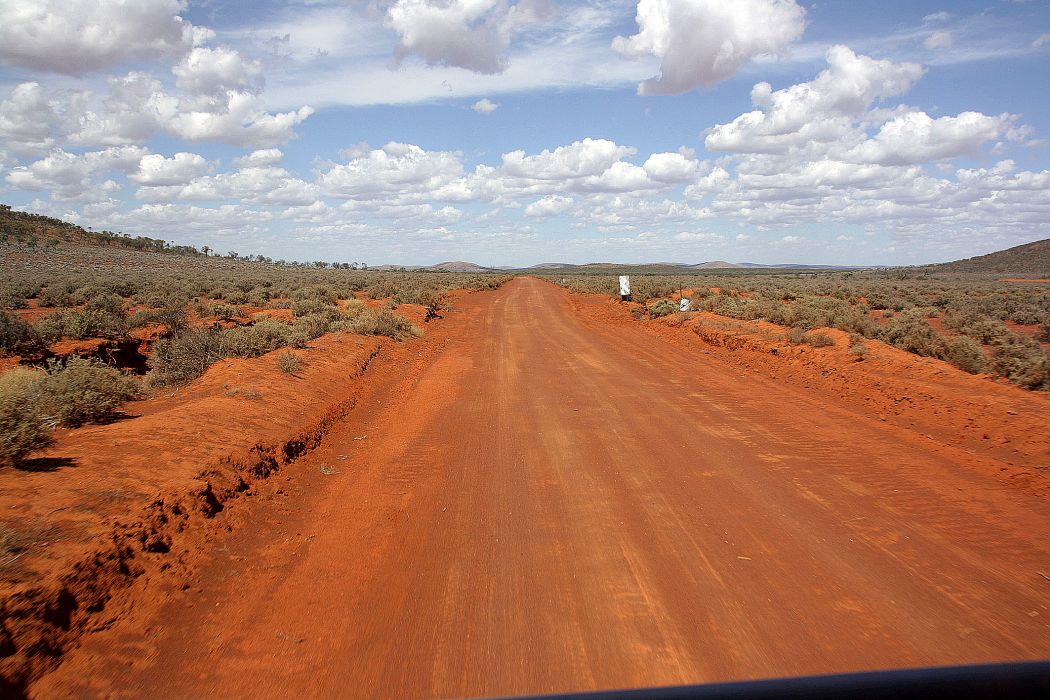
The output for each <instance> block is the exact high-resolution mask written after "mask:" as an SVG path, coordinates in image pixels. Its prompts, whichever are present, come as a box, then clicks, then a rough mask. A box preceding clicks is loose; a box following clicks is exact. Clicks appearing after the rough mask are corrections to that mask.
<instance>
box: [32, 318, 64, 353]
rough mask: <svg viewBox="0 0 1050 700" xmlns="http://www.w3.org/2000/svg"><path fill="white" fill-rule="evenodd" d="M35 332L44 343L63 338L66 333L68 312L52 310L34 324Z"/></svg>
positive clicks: (54, 341)
mask: <svg viewBox="0 0 1050 700" xmlns="http://www.w3.org/2000/svg"><path fill="white" fill-rule="evenodd" d="M33 333H35V334H36V336H37V338H38V339H39V340H40V342H41V343H43V344H44V345H50V344H51V343H56V342H58V341H59V340H62V338H63V336H65V333H66V312H65V311H52V312H51V313H49V314H47V315H46V316H44V317H42V318H41V319H39V320H38V321H37V322H36V323H34V324H33Z"/></svg>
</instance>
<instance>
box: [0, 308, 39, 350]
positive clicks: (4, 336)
mask: <svg viewBox="0 0 1050 700" xmlns="http://www.w3.org/2000/svg"><path fill="white" fill-rule="evenodd" d="M36 344H37V338H36V334H35V333H33V329H32V328H31V327H30V326H29V324H28V323H26V322H25V321H23V320H22V319H20V318H18V317H17V316H15V315H14V314H9V313H7V312H6V311H0V352H19V351H21V350H25V349H27V348H30V347H33V346H34V345H36Z"/></svg>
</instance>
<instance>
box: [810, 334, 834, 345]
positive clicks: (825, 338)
mask: <svg viewBox="0 0 1050 700" xmlns="http://www.w3.org/2000/svg"><path fill="white" fill-rule="evenodd" d="M802 341H803V342H804V343H807V344H808V345H812V346H813V347H815V348H827V347H831V346H833V345H834V344H835V341H834V340H833V339H832V337H831V336H830V335H828V334H827V333H808V334H807V335H806V336H805V337H804V338H803V339H802Z"/></svg>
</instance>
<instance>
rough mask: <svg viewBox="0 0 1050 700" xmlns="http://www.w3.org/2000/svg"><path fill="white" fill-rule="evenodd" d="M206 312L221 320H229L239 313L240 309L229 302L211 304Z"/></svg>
mask: <svg viewBox="0 0 1050 700" xmlns="http://www.w3.org/2000/svg"><path fill="white" fill-rule="evenodd" d="M208 312H209V313H210V314H211V315H212V316H214V317H215V318H217V319H219V320H221V321H230V320H232V319H235V318H237V317H238V316H240V315H241V310H240V309H238V308H237V307H236V306H231V305H230V304H212V305H211V308H210V309H208Z"/></svg>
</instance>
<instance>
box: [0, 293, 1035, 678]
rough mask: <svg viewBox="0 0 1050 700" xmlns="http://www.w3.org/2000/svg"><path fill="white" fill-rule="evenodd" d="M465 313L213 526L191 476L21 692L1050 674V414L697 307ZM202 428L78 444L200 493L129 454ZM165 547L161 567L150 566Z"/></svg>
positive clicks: (475, 309)
mask: <svg viewBox="0 0 1050 700" xmlns="http://www.w3.org/2000/svg"><path fill="white" fill-rule="evenodd" d="M455 306H456V309H457V312H455V313H452V314H449V315H448V317H447V318H446V319H445V320H444V321H441V322H439V323H437V324H431V326H430V332H428V334H427V336H426V337H425V338H423V339H422V340H419V341H412V342H410V343H405V344H402V345H399V346H396V347H394V348H392V350H391V352H390V353H387V352H384V353H383V354H381V355H380V356H379V357H378V358H377V359H376V360H375V361H374V362H373V363H372V365H371V366H370V367H369V370H368V373H367V374H366V375H365V377H364V381H362V382H359V383H358V384H355V386H356V387H357V390H358V391H359V397H360V399H359V409H358V410H354V411H352V412H351V413H349V414H348V415H347V417H346V418H345V419H343V420H340V421H337V422H335V423H333V424H331V430H330V431H329V434H328V437H327V438H326V439H325V440H324V441H323V443H322V444H321V445H320V446H319V447H318V448H317V450H315V451H314V452H312V453H311V454H310V455H309V456H307V457H305V458H304V459H302V460H299V461H298V462H297V463H296V465H295V466H294V467H293V468H291V469H289V470H288V472H287V476H286V477H285V479H282V480H270V481H269V482H265V483H259V484H257V485H255V486H253V487H252V488H251V493H252V494H253V498H250V499H240V501H238V502H237V504H236V505H237V507H235V508H225V509H223V510H222V511H220V512H216V509H215V508H214V507H209V506H207V505H206V504H207V503H208V502H209V498H210V497H209V496H207V492H204V491H202V489H201V488H200V487H199V486H198V491H197V493H198V496H197V497H196V498H195V499H187V500H185V501H184V502H183V504H182V505H183V510H182V512H183V513H185V512H187V511H190V512H192V511H194V510H197V509H199V508H204V509H205V510H207V509H208V508H210V510H211V513H210V514H211V515H212V516H213V517H212V518H210V519H208V520H207V521H206V522H207V523H208V524H209V525H210V527H208V528H207V529H206V531H207V532H208V533H210V537H209V538H207V539H204V540H201V539H199V538H196V537H195V536H193V535H192V533H193V532H195V531H198V530H200V528H199V527H196V526H197V525H199V524H200V523H201V522H204V519H203V518H202V517H198V516H193V517H191V518H190V519H189V520H185V519H183V516H182V515H177V514H176V513H175V511H174V510H173V504H172V502H169V501H167V500H165V501H163V504H162V505H161V506H155V511H154V512H157V513H160V514H164V515H165V517H168V518H169V521H168V522H169V523H176V524H178V525H179V527H183V526H184V527H185V528H186V530H185V532H184V533H178V532H177V529H178V528H173V527H171V526H170V525H165V524H164V523H161V522H159V521H156V520H155V521H148V520H147V521H146V522H157V523H158V524H157V525H155V526H151V527H148V528H146V529H145V530H144V532H145V534H144V537H143V538H142V540H141V543H140V544H136V545H134V546H132V545H131V544H130V542H131V540H125V541H126V542H129V544H128V545H127V548H128V549H129V550H134V551H135V552H136V556H135V558H134V565H135V566H142V564H140V563H139V562H140V561H141V560H144V559H146V560H149V561H155V562H158V563H159V564H158V565H157V566H154V567H153V568H149V569H148V572H149V573H148V574H147V575H144V576H141V577H139V584H138V585H136V586H135V588H134V590H133V591H131V592H130V594H127V595H125V596H122V600H124V601H125V602H124V603H123V604H121V605H112V604H111V606H109V607H107V609H106V612H105V613H104V614H102V615H96V616H95V618H98V619H99V620H105V621H106V622H107V623H108V624H107V625H106V629H99V628H101V627H102V626H103V625H102V623H101V622H95V623H93V624H92V625H91V626H92V627H94V628H95V629H97V631H96V632H95V633H93V634H90V635H88V636H86V637H84V638H83V639H82V640H81V642H82V644H81V646H80V648H79V649H77V650H75V651H73V652H71V653H69V654H68V655H67V656H66V660H65V663H64V664H63V665H62V666H61V667H59V668H58V669H57V671H56V672H54V673H52V674H50V675H48V676H46V677H44V678H42V679H40V680H39V681H38V682H37V683H36V684H35V685H34V686H33V687H32V689H31V691H32V694H33V695H34V696H36V697H65V696H106V697H149V696H164V697H202V696H206V697H229V696H236V697H299V696H312V697H327V696H335V695H346V694H347V693H350V694H352V695H354V696H355V697H433V696H472V695H502V694H515V693H539V692H558V691H568V690H587V689H597V688H612V687H630V686H643V685H659V684H676V683H687V682H703V681H715V680H725V679H731V678H754V677H764V676H765V677H768V676H777V675H792V674H803V673H821V672H835V671H856V670H863V669H878V668H887V667H900V666H915V665H929V664H943V663H967V662H982V661H1003V660H1014V659H1031V658H1045V657H1046V656H1047V655H1050V624H1048V623H1050V603H1048V602H1047V597H1046V590H1047V589H1046V586H1047V582H1046V580H1045V578H1044V576H1045V575H1046V574H1045V572H1046V567H1047V564H1046V562H1047V561H1050V537H1048V535H1050V506H1048V505H1047V501H1046V496H1047V495H1048V494H1050V491H1048V479H1047V474H1046V472H1045V469H1046V465H1047V460H1048V457H1050V431H1047V430H1046V416H1047V415H1048V413H1050V411H1048V409H1050V397H1048V396H1047V395H1045V394H1034V393H1029V392H1024V391H1022V390H1020V389H1017V388H1016V387H1013V386H1008V385H1003V384H998V383H995V382H992V381H990V380H988V379H986V378H981V377H972V376H969V375H966V374H964V373H962V372H960V371H958V370H955V369H954V368H952V367H950V366H948V365H946V364H945V363H942V362H938V361H935V360H927V359H923V358H917V357H914V356H911V355H908V354H906V353H903V352H900V351H897V350H895V349H893V348H889V347H887V346H884V345H882V344H880V343H877V342H873V341H868V343H867V345H868V348H869V352H868V356H867V358H866V359H864V360H863V361H859V362H858V361H855V360H854V359H852V358H851V357H850V356H849V355H847V353H846V348H845V345H846V338H845V335H844V334H842V333H841V332H838V331H834V330H829V331H826V332H828V334H829V335H831V336H832V337H834V338H835V340H836V345H835V346H834V347H830V348H824V349H813V348H809V347H802V346H799V347H793V346H788V345H787V344H786V343H784V341H783V340H782V336H783V333H784V329H783V328H779V327H776V326H772V325H771V324H765V323H746V322H737V321H731V320H729V319H724V318H721V317H717V316H713V315H710V314H696V315H693V316H692V317H691V318H689V319H688V320H683V318H682V317H679V316H676V315H673V316H670V317H667V318H665V319H661V320H657V321H647V322H641V323H639V322H634V321H632V320H631V316H630V312H629V310H628V308H627V307H626V306H625V305H620V304H616V303H613V302H611V301H609V300H608V299H605V298H601V297H597V296H572V295H569V294H568V293H567V292H565V291H564V290H561V289H558V288H555V287H553V286H552V285H548V284H545V283H543V282H540V281H538V280H530V279H520V280H515V281H513V282H511V283H509V284H508V285H506V286H505V287H504V288H502V289H501V290H498V291H496V292H484V293H480V294H476V295H472V296H471V297H469V298H464V299H461V300H457V303H456V305H455ZM329 352H330V353H331V354H338V353H337V352H334V349H333V351H329ZM322 356H323V357H328V353H325V352H323V351H322V352H319V358H320V357H322ZM265 359H266V358H264V360H265ZM330 361H332V362H334V363H339V362H342V361H343V360H342V358H341V357H338V356H337V357H333V358H330ZM238 376H245V377H246V376H248V375H238ZM251 376H255V375H251ZM274 379H280V378H279V377H274ZM219 381H222V380H220V379H218V378H216V379H214V380H212V385H211V386H212V391H213V392H215V391H218V388H217V387H216V386H215V384H216V382H219ZM242 381H246V380H242ZM257 386H258V387H259V389H260V390H261V391H262V390H265V389H266V385H265V384H258V385H257ZM311 386H316V387H317V389H315V390H320V389H321V388H322V385H320V384H317V385H314V384H311ZM194 390H196V389H195V388H194ZM303 393H304V394H305V393H307V392H303ZM337 393H338V392H337ZM212 396H213V398H212V401H216V400H218V397H217V396H216V395H214V394H213V395H212ZM173 400H174V399H173ZM267 400H268V397H266V396H264V401H267ZM230 401H233V402H234V403H232V404H230V405H229V406H227V407H225V408H224V409H223V410H230V409H231V408H232V407H233V406H251V405H252V402H251V401H250V400H244V399H230ZM289 414H294V411H288V410H284V409H282V408H281V407H274V410H271V411H264V412H263V413H262V414H259V420H261V421H262V422H261V423H252V424H251V426H250V427H249V428H248V429H243V428H242V429H241V431H240V432H239V433H237V432H236V430H235V429H231V430H232V432H231V433H230V435H243V434H244V433H245V432H249V431H257V430H259V429H265V427H266V419H270V420H278V421H285V422H287V423H295V421H296V417H295V416H294V415H289ZM202 418H203V417H202ZM139 420H143V419H139ZM212 420H213V421H214V422H215V423H217V424H219V425H220V426H221V425H222V424H223V423H224V422H225V423H226V424H228V423H229V419H228V418H225V417H223V418H212ZM133 424H134V423H133V422H129V423H128V427H129V428H130V427H131V426H132V425H133ZM166 424H167V423H166V421H165V422H163V423H162V425H160V426H158V429H159V428H162V427H164V426H165V425H166ZM91 430H96V429H91ZM198 432H199V428H198V427H197V426H196V425H195V424H194V423H190V422H183V423H181V424H180V425H179V427H178V429H177V430H174V431H172V432H168V433H166V434H165V435H166V436H167V437H165V438H162V439H160V440H157V439H153V441H152V442H140V443H138V444H126V445H125V444H123V443H117V442H116V437H117V435H119V434H120V433H117V432H113V433H112V434H111V435H112V438H111V439H110V440H107V441H102V440H95V442H94V443H92V444H93V445H94V447H93V448H92V449H94V450H97V453H98V454H100V455H108V454H110V453H112V452H116V453H117V454H124V455H125V462H124V463H122V464H121V465H119V466H110V467H108V468H107V469H105V470H99V471H104V473H107V474H108V473H109V472H117V473H123V472H124V471H125V470H132V473H134V474H136V475H137V476H138V480H139V481H138V483H139V484H140V485H141V483H143V480H147V481H146V483H150V484H151V485H152V484H153V483H155V482H157V481H158V480H159V481H161V482H162V483H167V485H168V486H170V487H173V488H178V487H179V484H180V483H196V484H198V485H199V484H201V483H202V482H201V481H199V480H198V481H195V482H189V481H187V482H178V483H176V481H177V480H176V481H172V482H166V480H167V479H168V469H169V467H168V465H167V463H166V461H165V462H158V464H159V463H163V464H164V467H163V470H160V471H158V470H157V469H156V467H150V466H143V465H142V464H141V462H142V461H145V460H144V459H143V458H144V457H146V456H150V455H153V454H155V453H157V452H158V451H159V450H167V451H168V453H169V455H168V456H165V457H164V460H167V459H176V460H178V459H179V454H178V452H179V447H180V446H186V449H189V450H192V449H194V445H195V442H196V441H197V440H200V439H206V438H207V437H208V432H207V431H204V432H203V434H201V435H198ZM187 437H189V438H190V439H189V440H187V439H186V438H187ZM92 459H100V460H101V458H96V457H92ZM82 468H83V467H82V466H79V467H77V468H70V469H65V470H62V471H59V472H56V473H55V474H48V475H28V476H29V477H31V478H44V477H67V478H76V475H77V474H78V473H80V470H81V469H82ZM191 471H192V470H189V469H187V470H186V471H185V473H186V474H189V473H190V472H191ZM221 471H222V470H221V469H220V470H217V471H216V472H215V475H214V476H213V475H212V473H209V474H208V475H207V477H206V478H207V479H208V480H209V483H212V482H213V481H218V482H219V483H222V484H228V483H229V482H230V479H229V478H220V474H221ZM243 472H244V470H243V469H242V470H241V471H240V472H237V473H238V474H240V473H243ZM3 476H4V478H5V479H6V478H8V474H4V475H3ZM18 476H19V477H26V476H27V475H21V474H20V475H18ZM12 482H13V483H15V484H17V483H19V479H14V478H12ZM61 482H62V479H61V478H53V479H52V481H51V482H49V483H50V484H51V485H53V487H54V488H65V487H64V486H62V483H61ZM81 487H82V489H83V492H84V494H87V493H92V491H91V490H92V489H95V488H97V487H96V485H95V482H93V481H91V482H84V483H82V486H81ZM132 487H133V483H127V482H126V483H125V488H127V489H129V490H130V489H132ZM139 488H141V486H139ZM209 488H210V490H211V492H212V493H214V492H223V489H222V488H216V487H209ZM224 488H225V489H226V490H230V488H231V487H229V486H227V487H224ZM26 496H29V494H25V495H23V497H22V498H21V499H19V500H18V501H17V503H18V504H28V505H20V506H19V507H37V506H36V505H35V504H36V503H39V502H40V501H43V500H46V499H44V498H43V497H38V498H37V499H35V500H34V499H32V498H26ZM47 507H53V506H51V505H50V503H49V505H48V506H40V509H41V510H43V509H44V508H47ZM125 510H126V508H125ZM56 515H57V514H55V513H47V514H46V518H47V520H44V521H43V522H45V523H47V522H49V521H50V520H51V519H55V516H56ZM43 516H44V513H39V514H38V517H43ZM59 517H74V514H69V515H64V516H59ZM76 517H80V516H79V515H77V516H76ZM19 521H20V522H26V521H25V520H24V519H22V518H20V519H19ZM191 526H194V527H191ZM224 530H227V531H225V532H224ZM157 532H161V533H167V535H168V536H170V537H172V541H171V543H170V544H168V543H167V541H166V540H161V541H160V543H159V545H160V547H159V549H164V548H165V547H166V548H168V549H170V550H171V552H170V553H169V554H163V553H162V552H155V553H153V554H140V553H138V552H141V550H142V549H143V547H145V548H146V549H149V545H150V543H153V542H154V541H155V539H154V534H155V533H157ZM155 548H157V547H155ZM160 562H163V563H166V564H167V565H168V567H169V569H170V570H171V571H173V572H174V573H167V574H165V573H164V572H162V571H161V568H163V566H164V564H163V563H160ZM1040 571H1042V572H1044V573H1043V574H1040ZM147 583H148V584H150V585H147ZM67 607H68V606H67ZM111 608H112V609H114V610H116V612H110V610H111ZM81 610H82V609H81ZM77 614H80V613H79V612H78V613H77ZM95 618H91V617H89V619H95ZM348 689H349V690H348Z"/></svg>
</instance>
